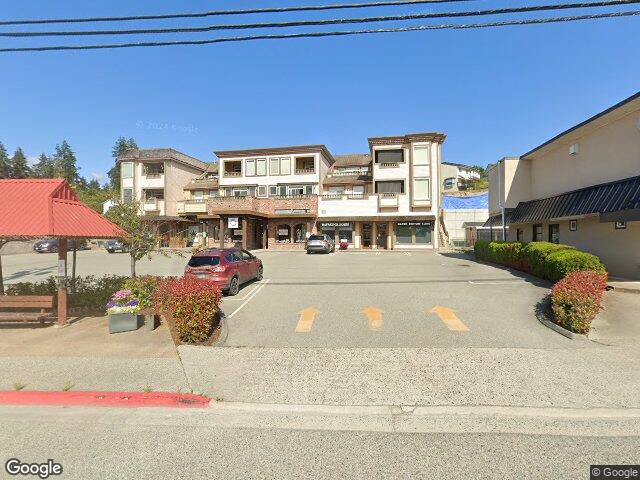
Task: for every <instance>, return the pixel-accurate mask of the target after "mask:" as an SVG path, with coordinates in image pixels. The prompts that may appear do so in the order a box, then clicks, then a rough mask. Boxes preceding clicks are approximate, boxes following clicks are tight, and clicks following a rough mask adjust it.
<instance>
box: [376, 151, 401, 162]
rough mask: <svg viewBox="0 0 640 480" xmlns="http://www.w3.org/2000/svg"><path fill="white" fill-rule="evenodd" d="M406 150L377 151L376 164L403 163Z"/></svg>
mask: <svg viewBox="0 0 640 480" xmlns="http://www.w3.org/2000/svg"><path fill="white" fill-rule="evenodd" d="M403 162H404V150H403V149H402V148H400V149H398V150H376V163H403Z"/></svg>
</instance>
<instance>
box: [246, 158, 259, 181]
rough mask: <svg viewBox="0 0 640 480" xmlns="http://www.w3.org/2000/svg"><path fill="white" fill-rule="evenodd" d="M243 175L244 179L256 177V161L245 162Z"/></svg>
mask: <svg viewBox="0 0 640 480" xmlns="http://www.w3.org/2000/svg"><path fill="white" fill-rule="evenodd" d="M244 175H245V177H255V176H256V161H255V159H253V158H251V159H248V160H246V161H245V164H244Z"/></svg>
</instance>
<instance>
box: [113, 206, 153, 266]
mask: <svg viewBox="0 0 640 480" xmlns="http://www.w3.org/2000/svg"><path fill="white" fill-rule="evenodd" d="M140 210H141V204H140V202H137V201H134V202H122V201H120V200H116V201H115V204H114V205H113V207H111V208H110V209H109V211H108V212H107V213H106V215H105V216H106V217H107V218H108V219H109V220H111V221H112V222H113V223H115V224H116V225H118V226H119V227H120V228H121V229H123V230H124V231H125V232H127V236H126V237H125V238H124V239H123V240H124V242H125V243H126V244H127V246H128V247H129V255H130V257H131V276H132V277H135V276H136V262H137V261H138V260H141V259H142V258H143V257H145V256H146V257H149V258H150V257H151V252H152V251H153V250H154V249H155V247H156V245H157V243H158V238H156V236H154V234H153V231H152V229H151V226H150V225H149V224H148V223H147V222H144V221H142V218H141V217H140Z"/></svg>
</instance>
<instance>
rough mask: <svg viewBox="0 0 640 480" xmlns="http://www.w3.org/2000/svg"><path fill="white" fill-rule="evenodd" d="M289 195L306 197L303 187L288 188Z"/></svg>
mask: <svg viewBox="0 0 640 480" xmlns="http://www.w3.org/2000/svg"><path fill="white" fill-rule="evenodd" d="M288 190H289V191H288V194H289V195H291V196H293V195H304V186H303V185H291V186H289V188H288Z"/></svg>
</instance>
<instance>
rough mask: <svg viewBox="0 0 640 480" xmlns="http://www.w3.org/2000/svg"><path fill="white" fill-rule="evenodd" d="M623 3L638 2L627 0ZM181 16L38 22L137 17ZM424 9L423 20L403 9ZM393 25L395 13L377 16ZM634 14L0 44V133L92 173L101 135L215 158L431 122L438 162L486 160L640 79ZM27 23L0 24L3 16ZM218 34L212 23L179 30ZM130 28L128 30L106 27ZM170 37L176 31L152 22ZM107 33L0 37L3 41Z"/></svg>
mask: <svg viewBox="0 0 640 480" xmlns="http://www.w3.org/2000/svg"><path fill="white" fill-rule="evenodd" d="M339 2H343V3H345V2H346V0H332V1H325V2H322V1H321V0H304V1H302V0H299V1H294V0H242V1H238V0H218V1H216V0H209V1H205V0H200V1H196V0H193V1H182V2H174V1H168V0H164V1H160V0H154V1H151V0H140V1H138V2H131V1H124V0H122V1H109V2H86V1H80V0H67V1H63V2H51V1H50V0H29V1H24V2H5V4H3V8H2V11H1V12H0V18H3V19H9V18H37V17H40V18H45V17H64V16H95V15H134V14H146V13H167V12H174V11H200V10H212V9H228V8H249V7H252V6H266V5H269V6H271V5H277V6H285V5H295V4H298V5H301V4H303V5H307V4H318V3H339ZM543 3H560V2H559V1H558V0H548V1H547V2H544V1H536V0H529V1H525V0H522V1H518V2H514V1H491V0H478V1H477V2H468V3H461V4H449V5H436V6H415V7H411V8H407V7H385V8H379V9H371V10H359V11H358V10H354V11H348V10H343V11H337V12H318V13H313V12H304V13H296V14H285V15H273V14H270V15H253V16H241V17H217V18H216V17H211V18H204V19H195V20H182V21H180V23H181V24H189V25H209V24H213V23H233V22H248V21H268V20H277V21H285V20H287V19H298V18H334V17H344V16H368V15H374V14H389V15H391V14H396V13H405V12H406V13H409V12H424V11H456V10H463V9H481V8H492V7H504V6H512V5H514V4H517V5H523V4H543ZM630 9H634V7H633V6H632V7H627V8H626V10H630ZM635 9H640V6H639V7H637V8H635ZM608 10H616V8H609V9H608ZM617 10H624V9H621V8H617ZM583 13H584V12H583ZM550 15H553V14H538V15H534V16H550ZM530 16H531V15H530ZM490 18H491V17H485V18H484V19H480V20H476V21H487V20H490ZM523 18H524V17H523ZM177 22H178V21H176V20H173V21H161V22H144V23H142V22H127V23H122V24H109V23H103V24H88V25H87V24H85V25H68V26H67V25H54V26H47V27H45V28H49V29H69V30H71V29H86V28H87V27H98V28H133V27H135V26H174V25H176V23H177ZM448 22H449V20H442V21H440V22H438V23H448ZM460 22H464V20H460ZM424 23H427V21H424V20H423V21H417V22H412V24H424ZM391 25H397V24H390V23H387V24H385V25H384V26H391ZM371 26H382V25H380V24H372V25H371ZM639 27H640V17H635V18H626V19H615V20H599V21H589V22H580V23H573V24H560V25H541V26H526V27H506V28H498V29H490V30H489V29H485V30H463V31H436V32H415V33H401V34H381V35H368V36H360V37H341V38H325V39H296V40H284V41H264V42H245V43H235V44H219V45H210V46H198V47H162V48H145V49H126V50H106V51H91V52H55V53H29V54H0V70H1V71H2V80H1V83H0V85H1V88H0V105H1V106H2V109H1V111H2V115H0V141H2V142H3V143H4V144H5V146H6V147H7V149H8V150H10V151H13V150H14V149H15V148H16V147H17V146H21V147H23V149H24V150H25V152H26V153H27V155H28V156H30V157H34V156H37V155H38V154H40V152H43V151H44V152H47V153H50V152H52V151H53V149H54V146H55V144H56V143H59V142H60V141H62V139H67V140H68V141H69V143H70V144H71V146H72V147H73V148H74V150H75V152H76V155H77V157H78V161H79V165H80V167H81V169H82V174H84V175H85V176H87V177H91V175H92V174H98V175H100V174H104V172H106V171H107V170H108V169H109V168H110V166H111V163H112V159H111V147H112V145H113V143H114V141H115V139H116V138H117V137H118V136H119V135H124V136H126V137H134V138H135V139H136V140H137V142H138V145H140V146H141V147H173V148H176V149H178V150H181V151H183V152H184V153H187V154H189V155H193V156H195V157H197V158H200V159H202V160H206V161H211V160H213V159H214V155H213V151H214V150H224V149H233V148H245V147H246V148H248V147H266V146H278V145H297V144H307V143H325V144H326V145H327V146H328V147H329V149H330V150H331V151H332V152H333V153H334V154H341V153H353V152H365V151H367V149H368V146H367V137H369V136H379V135H394V134H402V133H409V132H419V131H439V132H444V133H446V134H447V136H448V138H447V141H446V143H445V147H444V160H445V161H450V162H457V163H468V164H477V165H486V164H487V163H490V162H494V161H496V160H497V159H498V158H500V157H502V156H504V155H517V154H521V153H524V152H525V151H528V150H529V149H531V148H532V147H534V146H536V145H538V144H540V143H542V142H543V141H545V140H547V139H548V138H550V137H552V136H553V135H555V134H557V133H558V132H560V131H562V130H564V129H566V128H568V127H570V126H572V125H574V124H575V123H578V122H580V121H582V120H584V119H586V118H587V117H588V116H590V115H593V114H595V113H597V112H599V111H600V110H603V109H605V108H607V107H609V106H611V105H613V104H615V103H617V102H618V101H620V100H622V99H624V98H626V97H628V96H630V95H631V94H633V93H635V92H637V91H638V90H640V81H639V79H640V61H639V60H638V41H637V38H638V36H637V34H638V31H639ZM342 28H344V29H350V28H353V27H342ZM27 29H29V27H0V30H3V31H9V30H27ZM31 29H33V28H32V27H31ZM322 29H323V28H321V27H312V28H308V30H322ZM325 29H329V30H331V29H340V27H328V28H325ZM247 33H256V32H255V31H254V32H247ZM261 33H268V32H265V31H261ZM232 34H233V33H232ZM226 35H229V34H228V33H227V32H220V33H217V34H216V33H215V32H214V33H205V34H192V35H190V36H189V37H190V38H209V37H214V36H226ZM134 38H139V37H133V36H127V37H121V38H120V39H117V40H123V41H124V40H129V39H134ZM175 38H178V36H176V35H170V36H167V35H165V36H163V39H167V40H171V39H175ZM102 40H103V38H102V37H93V38H88V39H83V40H77V39H71V40H67V39H63V38H62V39H61V38H58V39H35V40H31V39H28V40H18V39H6V38H5V39H0V45H3V46H5V45H16V46H17V45H35V44H71V43H99V42H100V41H102Z"/></svg>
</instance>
